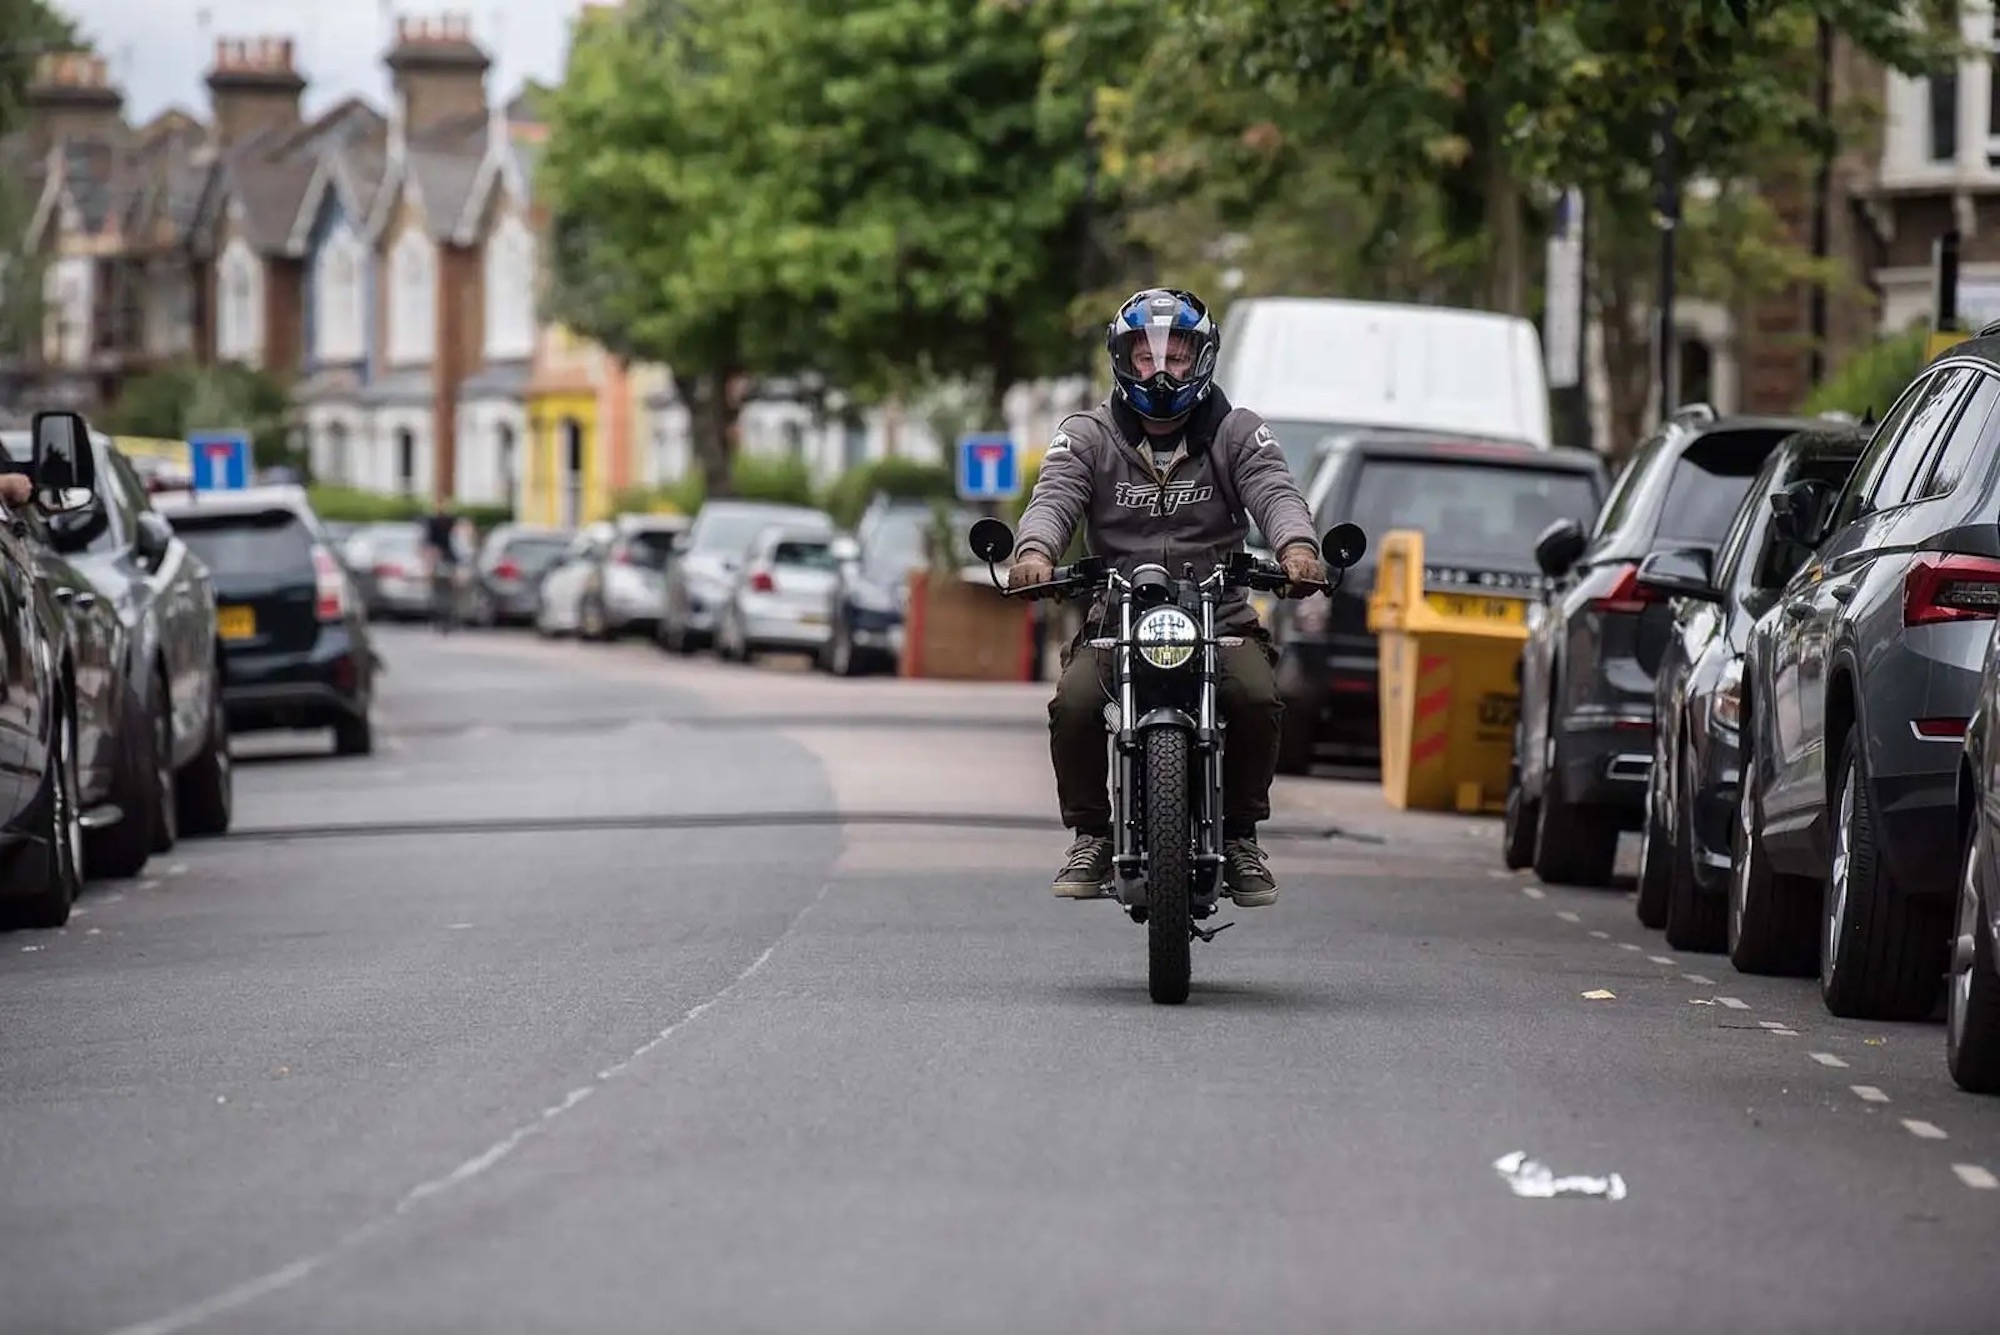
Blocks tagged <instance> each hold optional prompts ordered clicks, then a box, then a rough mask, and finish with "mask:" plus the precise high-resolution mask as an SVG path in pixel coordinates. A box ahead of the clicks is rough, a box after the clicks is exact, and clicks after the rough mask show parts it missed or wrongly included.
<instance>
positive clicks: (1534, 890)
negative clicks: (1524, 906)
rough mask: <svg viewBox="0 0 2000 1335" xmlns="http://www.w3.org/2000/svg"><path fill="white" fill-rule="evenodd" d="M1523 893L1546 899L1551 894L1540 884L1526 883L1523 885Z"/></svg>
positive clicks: (1530, 896)
mask: <svg viewBox="0 0 2000 1335" xmlns="http://www.w3.org/2000/svg"><path fill="white" fill-rule="evenodd" d="M1521 893H1522V894H1524V895H1526V896H1527V897H1528V898H1530V899H1546V898H1548V894H1549V892H1548V891H1546V890H1544V889H1542V887H1540V886H1539V885H1524V886H1522V887H1521Z"/></svg>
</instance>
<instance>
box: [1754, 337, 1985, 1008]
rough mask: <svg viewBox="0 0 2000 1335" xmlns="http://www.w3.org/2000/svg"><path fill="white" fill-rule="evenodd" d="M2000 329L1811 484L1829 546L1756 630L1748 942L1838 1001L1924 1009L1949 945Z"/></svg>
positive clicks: (1974, 684) (1811, 513)
mask: <svg viewBox="0 0 2000 1335" xmlns="http://www.w3.org/2000/svg"><path fill="white" fill-rule="evenodd" d="M1996 404H2000V338H1996V337H1992V336H1991V335H1990V334H1989V335H1988V336H1984V337H1981V338H1978V339H1975V340H1973V341H1970V342H1967V343H1963V344H1960V345H1958V346H1957V347H1955V348H1953V349H1952V350H1951V352H1950V354H1949V355H1948V356H1945V357H1943V358H1941V359H1940V360H1938V361H1937V362H1934V363H1933V364H1932V365H1930V366H1929V367H1927V368H1925V370H1924V371H1923V373H1922V374H1920V375H1919V376H1918V377H1917V378H1916V380H1915V381H1914V382H1913V383H1912V384H1911V385H1910V387H1909V389H1907V390H1906V391H1905V392H1904V393H1903V395H1902V396H1901V397H1900V398H1898V399H1897V400H1896V402H1895V405H1894V406H1893V407H1891V408H1890V410H1889V411H1888V413H1887V414H1885V415H1884V417H1883V418H1882V422H1881V425H1880V426H1878V427H1877V428H1876V430H1875V433H1874V435H1873V437H1872V438H1871V439H1870V441H1869V443H1868V448H1867V450H1866V451H1865V452H1864V453H1863V455H1862V456H1861V461H1860V463H1859V464H1857V465H1856V467H1855V470H1854V473H1853V475H1852V476H1851V477H1850V478H1849V480H1848V482H1847V485H1846V486H1845V487H1844V488H1843V489H1842V490H1841V491H1840V492H1839V493H1838V494H1837V496H1836V495H1835V493H1833V491H1832V489H1830V488H1828V487H1826V486H1825V485H1824V484H1822V483H1817V482H1814V481H1811V480H1806V481H1801V482H1795V483H1793V484H1792V486H1791V487H1790V488H1789V489H1788V490H1787V491H1785V492H1783V493H1781V494H1780V496H1779V497H1778V498H1777V503H1778V504H1779V506H1780V507H1781V509H1780V512H1779V516H1778V519H1779V522H1780V523H1781V524H1783V525H1784V526H1785V527H1786V528H1787V530H1788V531H1789V532H1791V533H1792V534H1793V535H1794V536H1795V537H1797V538H1798V539H1799V540H1800V541H1801V542H1802V543H1804V544H1805V545H1807V546H1810V547H1812V548H1814V549H1815V550H1814V552H1813V556H1812V559H1811V560H1810V561H1808V562H1807V563H1806V564H1805V565H1804V566H1803V567H1801V568H1800V570H1799V571H1798V572H1797V573H1796V574H1795V575H1793V576H1792V578H1791V580H1790V581H1789V582H1788V583H1787V584H1786V585H1785V588H1784V590H1783V592H1782V593H1781V594H1780V595H1779V598H1778V602H1777V605H1776V607H1774V608H1773V609H1772V611H1771V612H1770V613H1768V614H1767V615H1766V616H1765V617H1764V618H1763V619H1762V620H1760V621H1759V622H1758V623H1757V625H1756V627H1755V628H1754V629H1753V630H1752V632H1751V635H1750V642H1749V646H1748V650H1747V661H1746V663H1745V665H1744V673H1743V677H1744V699H1743V713H1744V737H1745V745H1746V748H1747V751H1748V754H1747V756H1746V763H1745V779H1744V789H1745V793H1744V803H1743V820H1744V821H1745V822H1746V828H1745V832H1744V841H1745V846H1744V848H1743V849H1742V850H1741V851H1740V853H1739V855H1738V867H1737V870H1736V878H1737V881H1738V882H1739V883H1738V884H1736V885H1733V886H1732V894H1733V895H1734V897H1735V898H1736V900H1737V903H1736V905H1735V907H1734V910H1733V912H1734V913H1735V914H1736V915H1737V916H1738V917H1739V918H1740V922H1739V924H1738V930H1737V932H1736V936H1735V941H1734V944H1733V948H1732V950H1731V958H1732V959H1733V960H1735V962H1736V965H1737V967H1738V968H1741V969H1745V970H1747V971H1753V972H1766V971H1769V972H1791V971H1798V972H1806V971H1809V970H1810V967H1811V965H1812V963H1813V962H1814V961H1815V959H1817V963H1818V965H1819V978H1820V994H1821V996H1822V998H1823V999H1824V1000H1825V1002H1826V1005H1827V1007H1828V1008H1829V1009H1830V1010H1832V1011H1833V1012H1834V1013H1835V1014H1836V1015H1845V1016H1861V1017H1869V1018H1881V1019H1895V1018H1921V1017H1923V1016H1925V1015H1927V1014H1928V1013H1929V1012H1930V1010H1931V1008H1932V1007H1933V1006H1934V1005H1935V1004H1936V1002H1937V997H1938V989H1939V985H1940V983H1941V981H1942V977H1943V974H1944V971H1945V967H1946V964H1947V963H1948V961H1949V949H1948V948H1949V944H1950V940H1951V923H1952V912H1953V908H1954V906H1955V904H1956V902H1957V899H1958V893H1957V889H1958V878H1959V875H1960V873H1961V864H1960V860H1959V852H1960V849H1961V846H1962V845H1961V841H1960V840H1959V838H1958V837H1957V836H1958V833H1959V808H1958V773H1959V764H1960V756H1961V754H1962V752H1963V749H1964V742H1965V736H1966V725H1967V722H1968V721H1969V720H1970V719H1971V717H1972V713H1973V710H1974V709H1975V707H1976V706H1977V704H1978V693H1979V680H1980V670H1981V666H1982V664H1983V663H1984V661H1985V658H1986V651H1987V647H1988V645H1987V642H1988V640H1989V639H1991V637H1992V633H1993V626H1994V614H1995V611H1996V609H2000V528H1996V526H1995V524H1994V517H1995V515H1996V514H2000V448H1996V444H2000V414H1996V413H1995V411H1994V409H1995V406H1996Z"/></svg>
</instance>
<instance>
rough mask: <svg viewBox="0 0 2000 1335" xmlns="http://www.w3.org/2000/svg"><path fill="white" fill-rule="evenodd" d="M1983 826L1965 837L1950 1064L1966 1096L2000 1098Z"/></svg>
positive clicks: (1975, 825) (1996, 985)
mask: <svg viewBox="0 0 2000 1335" xmlns="http://www.w3.org/2000/svg"><path fill="white" fill-rule="evenodd" d="M1980 823H1981V822H1980V818H1979V816H1978V815H1977V814H1974V816H1973V818H1972V828H1971V829H1970V830H1968V831H1967V832H1966V836H1965V874H1964V875H1963V876H1961V877H1960V878H1959V888H1958V939H1957V940H1956V941H1955V942H1954V943H1953V949H1952V956H1951V987H1950V990H1949V991H1948V992H1947V993H1946V1001H1945V1059H1946V1065H1947V1066H1948V1067H1950V1069H1951V1078H1952V1080H1953V1081H1955V1082H1956V1083H1957V1085H1958V1087H1959V1088H1960V1089H1962V1090H1964V1091H1965V1092H1966V1093H1968V1094H2000V974H1995V972H1994V970H1993V942H1992V939H1991V937H1990V935H1989V934H1988V932H1987V927H1986V915H1985V914H1984V912H1982V905H1981V902H1980V901H1981V899H1982V896H1981V894H1980V887H1979V845H1980V838H1979V831H1980Z"/></svg>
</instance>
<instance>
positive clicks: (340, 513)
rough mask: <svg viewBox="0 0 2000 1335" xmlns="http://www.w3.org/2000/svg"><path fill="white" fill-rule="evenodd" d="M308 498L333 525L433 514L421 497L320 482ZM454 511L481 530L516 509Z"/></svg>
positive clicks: (462, 508)
mask: <svg viewBox="0 0 2000 1335" xmlns="http://www.w3.org/2000/svg"><path fill="white" fill-rule="evenodd" d="M306 495H307V497H308V498H309V499H310V500H311V501H312V507H313V510H314V511H315V512H316V513H317V514H318V515H319V517H320V518H321V519H324V520H326V521H327V522H329V523H334V524H390V523H398V522H403V521H408V520H414V519H421V518H423V517H424V516H425V515H427V514H429V513H430V512H431V506H430V502H429V501H428V500H427V499H425V498H423V497H421V496H385V495H383V494H382V493H381V492H376V491H359V490H357V489H355V488H353V487H336V486H332V485H330V484H320V483H315V484H313V485H312V486H309V487H307V488H306ZM452 509H453V511H454V512H455V513H457V514H461V515H464V516H465V517H466V518H468V519H470V520H471V521H472V523H473V526H474V527H476V528H478V529H480V530H482V531H484V530H486V529H490V528H492V527H493V526H494V525H496V524H505V523H509V522H511V521H512V520H513V518H514V510H513V507H512V506H507V505H455V506H453V507H452Z"/></svg>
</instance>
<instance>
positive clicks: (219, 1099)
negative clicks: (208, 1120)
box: [215, 1094, 229, 1103]
mask: <svg viewBox="0 0 2000 1335" xmlns="http://www.w3.org/2000/svg"><path fill="white" fill-rule="evenodd" d="M215 1101H216V1102H217V1103H227V1102H229V1096H228V1095H227V1094H217V1095H216V1096H215Z"/></svg>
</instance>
